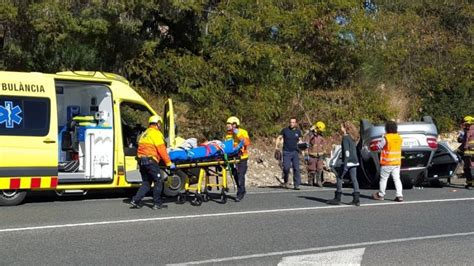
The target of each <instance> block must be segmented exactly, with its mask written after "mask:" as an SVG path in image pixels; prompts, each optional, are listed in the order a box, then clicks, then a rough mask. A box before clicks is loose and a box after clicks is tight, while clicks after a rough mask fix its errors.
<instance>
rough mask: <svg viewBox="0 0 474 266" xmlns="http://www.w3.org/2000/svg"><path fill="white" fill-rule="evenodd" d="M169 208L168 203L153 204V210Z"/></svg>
mask: <svg viewBox="0 0 474 266" xmlns="http://www.w3.org/2000/svg"><path fill="white" fill-rule="evenodd" d="M166 208H168V206H167V205H163V204H161V203H160V204H153V207H151V209H152V210H155V211H156V210H161V209H166Z"/></svg>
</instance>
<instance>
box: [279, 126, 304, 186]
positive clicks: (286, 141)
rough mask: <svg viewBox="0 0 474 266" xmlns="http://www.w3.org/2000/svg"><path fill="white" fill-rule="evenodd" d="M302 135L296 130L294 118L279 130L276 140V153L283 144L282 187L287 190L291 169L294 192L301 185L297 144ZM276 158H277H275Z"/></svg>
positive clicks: (300, 140)
mask: <svg viewBox="0 0 474 266" xmlns="http://www.w3.org/2000/svg"><path fill="white" fill-rule="evenodd" d="M302 137H303V135H302V133H301V130H300V129H299V128H298V122H297V120H296V118H294V117H292V118H290V125H289V126H288V127H286V128H284V129H282V130H281V132H280V135H279V136H278V138H277V140H276V147H275V149H276V151H275V154H277V153H278V152H279V147H281V144H282V143H283V180H284V182H285V184H284V186H285V187H286V188H289V184H288V175H289V173H290V168H293V185H294V189H295V190H299V189H300V188H299V186H300V184H301V175H300V158H299V152H298V143H301V142H302ZM276 157H278V156H276Z"/></svg>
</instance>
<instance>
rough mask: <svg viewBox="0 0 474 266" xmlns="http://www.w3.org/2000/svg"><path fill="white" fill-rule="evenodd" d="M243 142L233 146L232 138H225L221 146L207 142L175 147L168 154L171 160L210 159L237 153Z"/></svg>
mask: <svg viewBox="0 0 474 266" xmlns="http://www.w3.org/2000/svg"><path fill="white" fill-rule="evenodd" d="M243 145H244V143H243V142H241V143H239V145H237V146H236V147H234V141H233V140H226V141H224V142H223V144H222V145H221V146H219V145H217V144H209V145H203V146H199V147H196V148H193V149H189V150H185V149H176V150H173V151H170V152H169V156H170V159H171V161H172V162H182V161H186V162H190V161H191V162H192V161H199V160H208V159H209V160H211V159H214V158H218V159H223V158H224V154H227V156H233V155H237V154H238V153H239V151H240V149H242V147H243Z"/></svg>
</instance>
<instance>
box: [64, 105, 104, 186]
mask: <svg viewBox="0 0 474 266" xmlns="http://www.w3.org/2000/svg"><path fill="white" fill-rule="evenodd" d="M104 116H106V114H104V112H96V113H95V114H94V116H79V115H76V116H74V117H72V121H71V122H70V123H68V125H66V126H63V127H62V128H61V129H60V136H59V140H60V146H61V151H60V155H59V156H60V158H59V171H60V172H84V174H85V177H86V178H111V173H112V159H113V158H112V157H113V156H111V155H110V154H109V152H108V151H109V150H112V148H113V147H112V143H113V131H112V127H110V126H109V125H108V124H107V123H104V122H103V121H104V119H102V118H103V117H104Z"/></svg>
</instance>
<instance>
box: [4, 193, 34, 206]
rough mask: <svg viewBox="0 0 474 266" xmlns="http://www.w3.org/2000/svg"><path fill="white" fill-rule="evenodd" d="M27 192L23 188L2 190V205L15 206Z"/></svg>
mask: <svg viewBox="0 0 474 266" xmlns="http://www.w3.org/2000/svg"><path fill="white" fill-rule="evenodd" d="M26 194H27V192H26V191H22V190H0V206H15V205H18V204H20V203H21V202H22V201H23V200H24V199H25V197H26Z"/></svg>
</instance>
